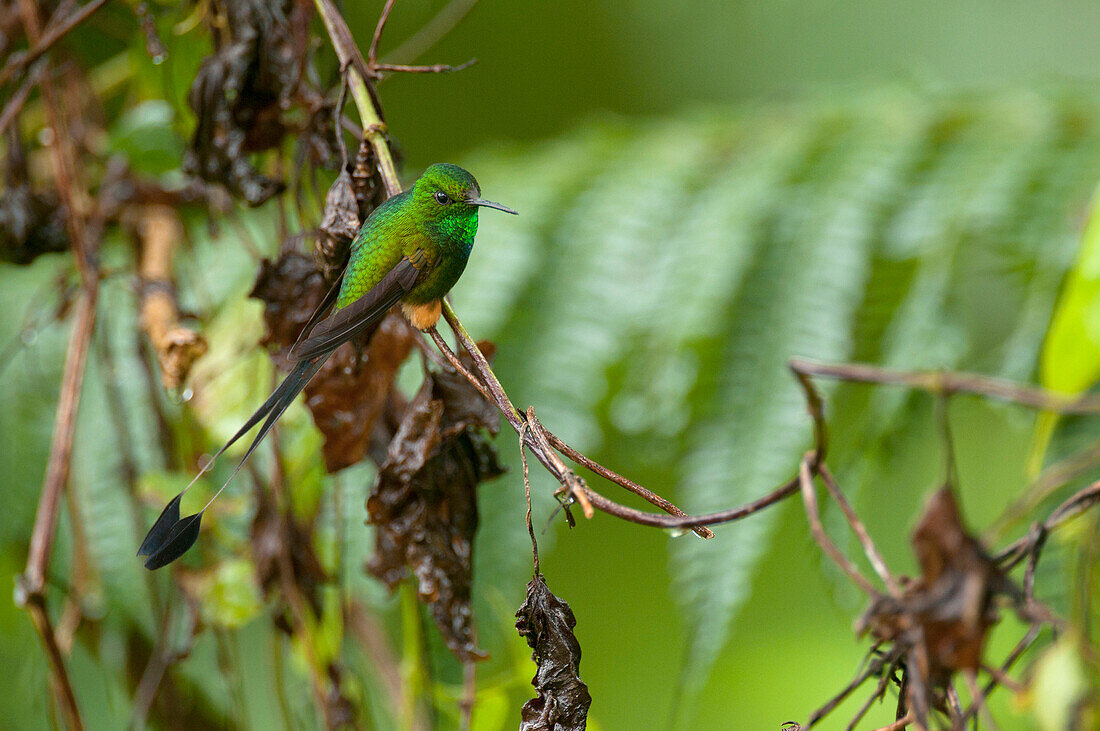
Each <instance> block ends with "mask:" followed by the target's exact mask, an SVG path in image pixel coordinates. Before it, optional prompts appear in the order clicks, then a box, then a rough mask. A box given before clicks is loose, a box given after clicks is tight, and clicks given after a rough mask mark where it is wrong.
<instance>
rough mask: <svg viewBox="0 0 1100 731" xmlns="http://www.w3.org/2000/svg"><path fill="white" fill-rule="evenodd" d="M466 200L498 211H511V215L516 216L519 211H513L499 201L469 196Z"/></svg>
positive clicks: (471, 203)
mask: <svg viewBox="0 0 1100 731" xmlns="http://www.w3.org/2000/svg"><path fill="white" fill-rule="evenodd" d="M466 202H467V203H469V204H470V205H471V206H483V207H485V208H495V209H497V210H498V211H504V212H505V213H511V214H512V215H513V216H518V215H519V213H517V212H516V211H513V210H512V209H511V208H509V207H508V206H505V205H502V204H500V203H494V202H493V201H487V200H485V199H484V198H471V199H470V200H468V201H466Z"/></svg>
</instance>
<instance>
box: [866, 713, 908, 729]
mask: <svg viewBox="0 0 1100 731" xmlns="http://www.w3.org/2000/svg"><path fill="white" fill-rule="evenodd" d="M916 720H917V719H915V718H914V717H913V714H912V713H907V714H906V715H905V716H903V717H902V718H899V719H898V720H896V721H894V722H893V723H891V724H887V725H886V726H883V727H881V728H879V729H876V731H901V729H903V728H905V727H906V726H908V725H909V724H911V723H913V722H914V721H916Z"/></svg>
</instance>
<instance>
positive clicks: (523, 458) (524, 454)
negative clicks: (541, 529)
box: [519, 422, 539, 576]
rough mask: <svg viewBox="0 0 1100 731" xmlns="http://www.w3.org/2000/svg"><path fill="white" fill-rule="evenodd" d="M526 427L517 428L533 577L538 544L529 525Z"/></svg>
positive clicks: (530, 524) (529, 501) (528, 473)
mask: <svg viewBox="0 0 1100 731" xmlns="http://www.w3.org/2000/svg"><path fill="white" fill-rule="evenodd" d="M527 430H528V426H527V423H526V422H524V424H523V426H521V427H520V428H519V460H520V462H521V463H522V464H523V496H524V497H525V498H526V500H527V515H526V520H527V534H528V535H530V536H531V558H532V560H533V562H534V573H535V576H538V575H539V542H538V541H537V540H536V539H535V528H534V526H533V525H532V523H531V474H530V472H529V471H528V469H527V448H526V444H525V442H524V440H525V438H526V437H527Z"/></svg>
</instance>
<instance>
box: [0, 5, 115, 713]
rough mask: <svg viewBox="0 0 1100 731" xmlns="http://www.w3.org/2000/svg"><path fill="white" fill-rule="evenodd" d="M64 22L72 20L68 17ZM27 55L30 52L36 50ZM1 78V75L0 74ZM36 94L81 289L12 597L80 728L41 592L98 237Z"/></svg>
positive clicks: (45, 86)
mask: <svg viewBox="0 0 1100 731" xmlns="http://www.w3.org/2000/svg"><path fill="white" fill-rule="evenodd" d="M101 4H102V3H100V5H101ZM89 7H91V10H88V8H89ZM96 7H98V6H97V5H94V3H93V4H90V5H89V6H85V8H84V10H83V11H80V12H84V11H87V12H88V14H90V12H92V11H94V10H95V9H96ZM20 10H21V12H22V15H23V18H22V20H23V25H24V27H25V29H26V31H27V36H28V38H30V39H31V41H32V42H33V43H34V46H33V47H32V48H41V49H42V52H43V53H44V52H45V50H46V49H47V48H49V45H51V44H52V42H54V41H55V40H56V38H60V37H61V35H63V33H57V32H54V33H52V34H51V35H49V36H47V37H42V36H41V31H40V27H39V20H38V8H37V6H36V5H35V4H33V3H30V2H26V1H24V2H21V3H20ZM83 17H86V16H83ZM70 20H72V16H71V17H70ZM77 22H78V21H74V22H71V23H69V22H63V23H62V24H61V25H60V26H59V27H60V28H64V29H71V28H72V27H75V25H76V23H77ZM51 38H53V40H51ZM39 55H41V53H40V54H39ZM34 58H37V56H35V57H34ZM31 60H33V58H32V59H31ZM0 77H2V74H0ZM42 96H43V99H44V101H45V108H46V119H47V123H48V124H49V127H50V129H52V131H53V144H51V145H50V152H51V155H50V157H51V159H52V162H53V167H54V180H55V183H56V185H57V189H58V192H59V193H60V195H61V201H62V203H63V204H64V205H65V206H66V208H67V209H68V216H66V220H67V223H68V228H69V234H70V237H71V249H72V253H73V259H74V261H75V264H76V269H77V271H78V272H79V273H80V281H81V288H80V293H79V295H78V299H77V304H76V312H75V314H74V317H73V327H72V332H71V334H70V336H69V346H68V351H67V353H66V356H65V368H64V372H63V374H62V379H61V391H60V394H59V395H58V406H57V414H56V416H55V418H54V430H53V437H52V439H51V442H50V456H49V461H48V463H47V465H46V476H45V478H44V479H43V483H42V492H41V495H40V497H39V502H38V510H37V512H36V513H35V519H34V528H33V531H32V533H31V543H30V549H29V551H28V555H27V566H26V569H25V570H24V573H23V574H22V576H20V578H19V581H18V592H17V599H18V603H19V604H20V605H21V606H24V607H25V608H26V609H27V610H28V611H29V612H30V615H31V619H32V621H33V623H34V626H35V629H37V630H38V633H39V635H40V637H41V639H42V643H43V645H44V647H45V649H46V654H47V655H48V657H49V660H50V670H51V673H52V677H53V683H54V686H55V687H56V688H57V691H58V692H57V695H58V698H59V699H60V701H61V708H62V712H63V714H64V718H65V722H66V724H67V725H68V726H69V727H70V728H76V729H79V728H83V723H82V721H81V718H80V710H79V707H78V706H77V703H76V695H75V694H74V692H73V688H72V683H71V681H70V679H69V676H68V673H67V672H66V670H65V663H64V660H63V659H62V657H61V654H60V650H59V648H58V645H57V638H56V636H55V635H54V629H53V626H52V623H51V622H50V618H49V613H48V612H47V609H46V602H45V595H44V593H43V590H44V586H45V578H46V571H47V568H48V566H49V562H50V554H51V552H52V549H53V541H54V537H55V536H56V534H57V521H58V514H59V512H60V508H61V496H62V493H63V491H64V490H65V487H66V484H67V483H68V479H69V468H70V462H71V459H72V451H73V435H74V433H75V431H76V415H77V411H78V408H79V405H80V393H81V390H82V387H83V384H84V370H85V365H86V364H87V360H88V348H89V346H90V344H91V340H92V331H93V329H94V327H95V317H96V302H97V299H98V295H99V275H98V272H97V271H96V269H95V264H94V257H95V254H96V248H97V246H98V236H96V237H94V238H92V237H89V236H88V230H87V228H86V227H85V222H84V219H83V209H82V208H81V205H80V204H81V203H83V201H82V200H80V199H78V198H77V194H76V191H75V190H74V183H75V180H76V152H75V150H74V148H73V141H72V138H71V137H70V136H69V135H68V134H67V132H66V130H65V129H64V127H63V121H64V118H63V117H62V115H61V113H60V111H59V110H60V107H59V105H58V103H57V98H56V96H55V94H54V89H53V85H52V83H51V82H50V77H49V73H48V71H47V73H46V74H45V76H44V77H43V79H42Z"/></svg>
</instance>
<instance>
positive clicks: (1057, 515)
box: [994, 480, 1100, 571]
mask: <svg viewBox="0 0 1100 731" xmlns="http://www.w3.org/2000/svg"><path fill="white" fill-rule="evenodd" d="M1097 503H1100V480H1097V481H1096V482H1094V483H1092V484H1091V485H1088V486H1086V487H1083V488H1081V489H1080V490H1078V491H1077V492H1075V493H1074V494H1073V495H1072V496H1071V497H1070V498H1068V499H1067V500H1066V501H1065V502H1063V503H1062V504H1061V505H1059V506H1058V507H1057V508H1055V509H1054V511H1053V512H1052V513H1051V514H1050V516H1049V517H1047V519H1046V520H1044V521H1043V522H1042V523H1041V524H1040V525H1039V528H1038V529H1033V530H1032V531H1031V532H1029V533H1028V535H1026V536H1024V537H1023V538H1020V539H1018V540H1016V541H1013V542H1012V543H1011V544H1009V545H1008V546H1006V547H1005V548H1003V549H1002V550H1001V551H1000V553H998V554H997V555H996V556H995V557H994V560H995V561H997V562H998V563H999V564H1001V567H1002V568H1003V569H1005V570H1006V571H1007V570H1008V569H1010V568H1012V567H1013V566H1015V565H1017V564H1018V563H1019V562H1020V561H1022V560H1023V559H1024V558H1026V557H1027V556H1028V554H1029V552H1030V551H1031V550H1032V548H1033V546H1034V545H1035V544H1036V543H1038V542H1040V541H1044V540H1046V533H1049V532H1050V531H1052V530H1054V529H1055V528H1057V527H1058V526H1060V525H1062V524H1063V523H1065V522H1067V521H1068V520H1070V519H1071V518H1074V517H1076V516H1078V515H1080V514H1081V513H1083V512H1084V511H1085V510H1087V509H1089V508H1091V507H1092V506H1093V505H1096V504H1097Z"/></svg>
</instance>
